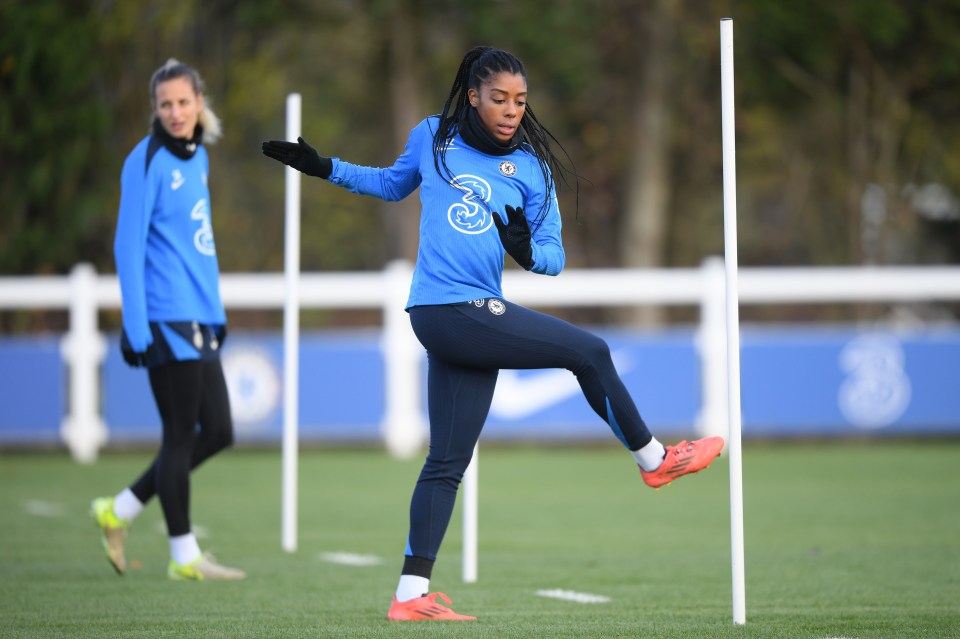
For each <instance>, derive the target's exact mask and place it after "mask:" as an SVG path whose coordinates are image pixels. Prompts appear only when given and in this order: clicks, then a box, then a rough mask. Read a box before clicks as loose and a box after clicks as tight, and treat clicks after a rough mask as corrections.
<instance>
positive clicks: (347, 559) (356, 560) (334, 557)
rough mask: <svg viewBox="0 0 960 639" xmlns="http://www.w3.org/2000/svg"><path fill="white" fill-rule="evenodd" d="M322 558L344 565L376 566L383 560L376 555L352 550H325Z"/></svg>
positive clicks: (321, 554)
mask: <svg viewBox="0 0 960 639" xmlns="http://www.w3.org/2000/svg"><path fill="white" fill-rule="evenodd" d="M320 559H322V560H324V561H326V562H329V563H331V564H340V565H343V566H376V565H379V564H381V563H383V560H382V559H380V558H379V557H377V556H375V555H358V554H355V553H352V552H323V553H320Z"/></svg>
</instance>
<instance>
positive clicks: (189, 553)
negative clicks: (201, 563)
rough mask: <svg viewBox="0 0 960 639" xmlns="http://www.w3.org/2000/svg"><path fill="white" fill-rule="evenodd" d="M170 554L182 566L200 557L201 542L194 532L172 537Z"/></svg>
mask: <svg viewBox="0 0 960 639" xmlns="http://www.w3.org/2000/svg"><path fill="white" fill-rule="evenodd" d="M170 556H171V557H172V558H173V560H174V561H175V562H177V563H178V564H180V565H181V566H186V565H187V564H191V563H193V562H194V561H196V560H197V559H199V558H200V544H198V543H197V538H196V536H194V534H193V533H192V532H190V533H187V534H186V535H177V536H176V537H171V538H170Z"/></svg>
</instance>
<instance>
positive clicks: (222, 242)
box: [0, 0, 960, 274]
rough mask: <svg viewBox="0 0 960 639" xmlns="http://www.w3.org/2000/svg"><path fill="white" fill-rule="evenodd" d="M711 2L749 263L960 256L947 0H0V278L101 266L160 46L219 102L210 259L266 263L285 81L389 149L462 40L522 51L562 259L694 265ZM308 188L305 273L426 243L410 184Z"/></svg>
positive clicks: (711, 219) (381, 258) (438, 94)
mask: <svg viewBox="0 0 960 639" xmlns="http://www.w3.org/2000/svg"><path fill="white" fill-rule="evenodd" d="M726 16H731V17H733V18H734V19H735V31H736V33H735V36H736V43H735V56H736V69H735V77H736V92H737V106H736V110H737V152H738V153H737V155H738V158H737V170H738V203H739V208H740V210H739V212H738V215H739V220H740V224H739V235H740V259H741V263H743V264H745V265H777V264H791V265H806V264H810V265H816V264H860V263H923V262H943V261H951V262H956V261H957V260H958V259H960V231H958V230H960V204H958V200H960V198H958V195H957V194H958V193H960V159H958V158H960V97H958V96H960V90H958V89H960V87H958V81H960V56H957V55H956V44H955V43H956V42H958V41H960V0H927V1H926V2H923V3H917V2H911V1H909V0H845V1H844V2H829V1H827V0H817V1H814V2H808V3H805V4H804V5H803V7H802V9H799V8H798V7H796V6H794V5H791V4H789V3H783V2H780V1H779V0H656V1H655V2H653V1H650V0H599V1H596V2H588V1H587V0H552V1H547V0H529V1H527V2H509V1H505V0H490V1H489V2H487V3H482V4H481V3H463V2H459V1H457V0H398V1H397V2H390V1H388V0H325V1H324V2H319V1H315V0H280V1H277V2H273V3H264V2H260V1H259V0H206V1H203V2H201V1H200V0H181V1H180V2H176V3H169V2H164V1H163V0H142V1H141V2H120V1H117V0H98V1H97V2H93V1H92V0H75V1H71V2H68V1H67V0H59V1H58V0H31V1H30V2H17V1H16V0H0V24H2V25H3V29H2V31H0V202H2V204H0V207H2V215H0V273H5V274H26V273H49V272H61V273H62V272H66V271H68V270H69V269H70V268H71V267H72V265H73V264H74V263H76V262H78V261H88V262H92V263H94V264H95V266H96V267H97V269H98V270H100V271H104V272H109V271H112V270H113V257H112V240H113V228H114V224H115V218H116V209H117V203H118V201H119V172H120V166H121V163H122V161H123V158H124V157H125V156H126V154H127V153H129V151H130V149H132V147H133V146H134V145H135V144H136V142H137V141H138V140H139V139H140V138H142V136H144V135H146V133H147V129H148V123H149V119H150V102H149V95H148V87H147V83H148V80H149V78H150V74H151V73H152V72H153V71H154V70H155V69H156V68H157V67H158V66H160V65H161V64H162V63H163V62H164V61H165V60H166V59H167V58H168V57H177V58H180V59H181V60H183V61H185V62H188V63H190V64H192V65H194V66H196V67H197V68H198V69H199V70H200V71H201V73H202V74H203V75H204V77H205V79H206V80H207V93H208V98H209V99H211V101H212V104H213V107H214V109H215V110H216V111H217V113H218V114H219V115H220V116H221V118H222V120H223V124H224V133H225V136H224V139H223V140H222V141H221V143H220V144H218V145H217V146H214V147H212V148H211V149H210V150H209V151H210V155H211V169H212V170H211V176H210V184H211V191H212V198H213V212H214V213H213V223H214V227H215V230H216V234H217V245H218V251H219V254H220V260H221V267H222V269H223V270H224V271H258V270H267V271H278V270H281V269H282V267H283V241H284V235H283V171H282V169H281V168H280V167H278V166H276V165H275V163H272V162H270V161H268V160H266V159H264V158H263V157H262V156H261V154H260V142H261V141H262V140H264V139H268V138H275V137H278V136H282V135H283V134H284V130H285V123H284V117H285V116H284V110H285V107H284V99H285V97H286V96H287V95H288V94H289V93H291V92H298V93H300V94H301V95H302V97H303V132H304V137H306V138H307V139H308V140H310V141H311V143H313V144H314V145H315V146H316V147H317V148H318V149H319V150H320V152H321V153H324V154H328V155H336V156H343V157H344V158H345V159H348V160H350V161H352V162H356V163H359V164H368V165H374V166H386V165H389V164H390V163H392V162H393V160H394V159H395V158H396V157H397V155H399V153H400V152H401V151H402V146H403V143H404V141H405V140H406V136H407V133H408V132H409V130H410V128H411V127H412V126H413V125H414V124H415V123H416V122H417V121H418V120H419V119H420V118H422V117H425V116H426V115H429V114H431V113H436V112H437V111H438V110H439V108H440V106H441V104H442V102H443V100H444V99H445V97H446V95H447V91H448V90H449V86H450V82H451V80H452V77H453V74H454V72H455V71H456V67H457V64H458V62H459V60H460V59H461V57H462V55H463V53H464V51H465V50H466V49H467V48H469V47H471V46H474V45H477V44H491V45H495V46H499V47H502V48H505V49H508V50H511V51H513V52H515V53H517V54H518V55H519V56H520V57H521V58H522V59H523V60H524V62H525V63H526V65H527V70H528V73H529V76H530V91H531V98H530V99H531V105H533V106H534V108H535V109H536V111H537V113H538V115H539V116H540V117H541V118H542V119H543V121H544V122H545V123H546V124H547V126H548V127H549V128H550V129H551V130H552V131H553V133H554V134H555V135H556V136H557V138H558V139H559V140H560V143H561V144H562V146H563V148H564V150H565V151H567V152H568V153H569V156H570V158H571V160H572V163H573V165H574V167H575V169H576V171H577V174H578V175H579V176H580V178H581V179H580V180H579V182H578V183H576V184H571V185H569V187H570V188H563V189H562V190H561V192H560V200H561V210H562V211H563V212H564V219H565V222H566V223H565V228H564V236H565V241H566V247H567V256H568V264H569V266H570V267H590V266H597V267H600V266H602V267H612V266H618V265H649V266H660V265H673V266H694V265H697V264H699V263H700V261H702V260H703V258H704V257H705V256H707V255H710V254H717V253H721V252H722V248H723V236H722V235H723V232H722V221H723V211H722V179H721V148H720V142H721V138H720V112H719V111H720V109H719V99H720V88H719V20H720V18H722V17H726ZM576 186H578V187H579V188H573V187H576ZM302 204H303V224H302V233H303V240H302V242H303V245H302V251H301V255H302V260H301V264H302V268H303V269H304V270H320V269H376V268H380V267H382V265H383V264H384V263H385V262H386V261H387V260H389V259H392V258H393V257H396V256H404V257H407V258H411V257H412V255H413V253H414V251H415V242H416V229H417V212H416V211H417V206H418V202H417V198H416V196H413V197H411V198H409V199H408V201H406V202H404V203H402V204H384V203H382V202H379V201H378V200H375V199H374V198H358V197H356V196H354V195H352V194H350V193H347V192H346V191H343V190H341V189H335V188H330V187H329V186H328V185H325V184H322V183H321V182H320V181H318V180H310V179H307V180H305V181H304V187H303V194H302Z"/></svg>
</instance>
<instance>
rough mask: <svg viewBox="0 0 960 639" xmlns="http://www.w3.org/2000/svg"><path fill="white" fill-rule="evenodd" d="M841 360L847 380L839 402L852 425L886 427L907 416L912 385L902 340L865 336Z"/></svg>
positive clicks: (882, 336) (847, 350) (846, 347)
mask: <svg viewBox="0 0 960 639" xmlns="http://www.w3.org/2000/svg"><path fill="white" fill-rule="evenodd" d="M839 359H840V361H839V365H840V368H841V369H842V370H843V371H844V372H845V373H846V378H845V379H844V380H843V383H841V384H840V390H839V392H838V397H837V401H838V403H839V405H840V411H841V412H842V413H843V416H844V417H846V418H847V420H849V421H850V423H851V424H853V425H854V426H859V427H860V428H883V427H885V426H889V425H890V424H892V423H894V422H895V421H897V419H899V418H900V417H901V416H902V415H903V413H904V412H905V411H906V410H907V406H908V405H909V404H910V396H911V386H910V378H909V377H908V376H907V374H906V371H905V370H904V360H905V357H904V353H903V346H902V345H901V344H900V341H899V340H897V339H896V338H895V337H893V336H892V335H886V334H881V333H871V334H867V335H861V336H859V337H857V338H855V339H853V340H851V341H850V342H849V343H848V344H847V345H846V346H845V347H844V348H843V350H842V351H841V352H840V358H839Z"/></svg>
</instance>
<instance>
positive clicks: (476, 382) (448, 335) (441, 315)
mask: <svg viewBox="0 0 960 639" xmlns="http://www.w3.org/2000/svg"><path fill="white" fill-rule="evenodd" d="M410 322H411V324H412V325H413V330H414V332H415V333H416V335H417V339H419V340H420V343H421V344H423V346H424V347H425V348H426V349H427V362H428V366H429V368H428V374H427V404H428V412H429V418H430V450H429V452H428V454H427V460H426V462H425V464H424V466H423V469H422V471H421V472H420V477H419V479H418V480H417V485H416V488H415V489H414V492H413V499H412V501H411V505H410V536H409V538H408V543H407V550H406V555H407V556H408V557H409V558H412V561H407V562H406V563H405V568H404V573H405V574H420V575H421V576H424V577H429V576H430V574H429V572H430V568H431V567H432V562H433V560H435V559H436V556H437V552H438V550H439V549H440V543H441V541H442V540H443V536H444V534H445V533H446V530H447V525H448V524H449V522H450V517H451V515H452V513H453V505H454V501H455V500H456V496H457V489H458V487H459V485H460V480H461V478H462V477H463V473H464V471H465V470H466V469H467V466H468V465H469V463H470V459H471V457H472V456H473V449H474V446H475V445H476V443H477V440H478V439H479V438H480V431H481V430H482V428H483V424H484V422H485V421H486V419H487V413H488V412H489V410H490V403H491V402H492V401H493V392H494V389H495V387H496V384H497V375H498V373H499V370H500V369H501V368H507V369H532V368H565V369H567V370H569V371H570V372H572V373H573V374H574V375H575V376H576V378H577V381H578V382H579V384H580V388H581V389H582V390H583V395H584V397H585V398H586V400H587V403H589V404H590V407H591V408H592V409H593V410H594V412H596V413H597V415H599V416H600V417H601V418H602V419H603V420H604V421H605V422H607V424H608V425H609V426H610V429H611V430H612V431H613V433H614V434H615V435H616V436H617V438H618V439H620V441H621V442H622V443H623V444H624V446H626V447H627V448H629V449H630V450H637V449H639V448H642V447H643V446H645V445H646V444H648V443H649V442H650V440H651V439H652V435H651V434H650V431H649V430H648V429H647V426H646V424H644V422H643V419H642V418H641V417H640V414H639V412H638V411H637V407H636V405H635V404H634V402H633V399H632V398H631V397H630V394H629V393H628V392H627V389H626V388H625V387H624V385H623V381H622V380H621V379H620V376H619V374H618V373H617V371H616V369H615V368H614V365H613V360H612V359H611V357H610V348H609V347H608V346H607V343H606V342H605V341H604V340H603V339H601V338H600V337H597V336H596V335H594V334H592V333H590V332H588V331H585V330H583V329H581V328H578V327H576V326H574V325H573V324H570V323H569V322H565V321H563V320H560V319H557V318H555V317H551V316H550V315H545V314H543V313H538V312H536V311H532V310H530V309H528V308H524V307H523V306H518V305H516V304H512V303H510V302H507V301H504V300H500V299H496V298H494V299H489V300H477V301H475V302H467V303H461V304H450V305H443V306H416V307H413V308H411V309H410ZM422 560H427V561H425V562H424V561H422Z"/></svg>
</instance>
